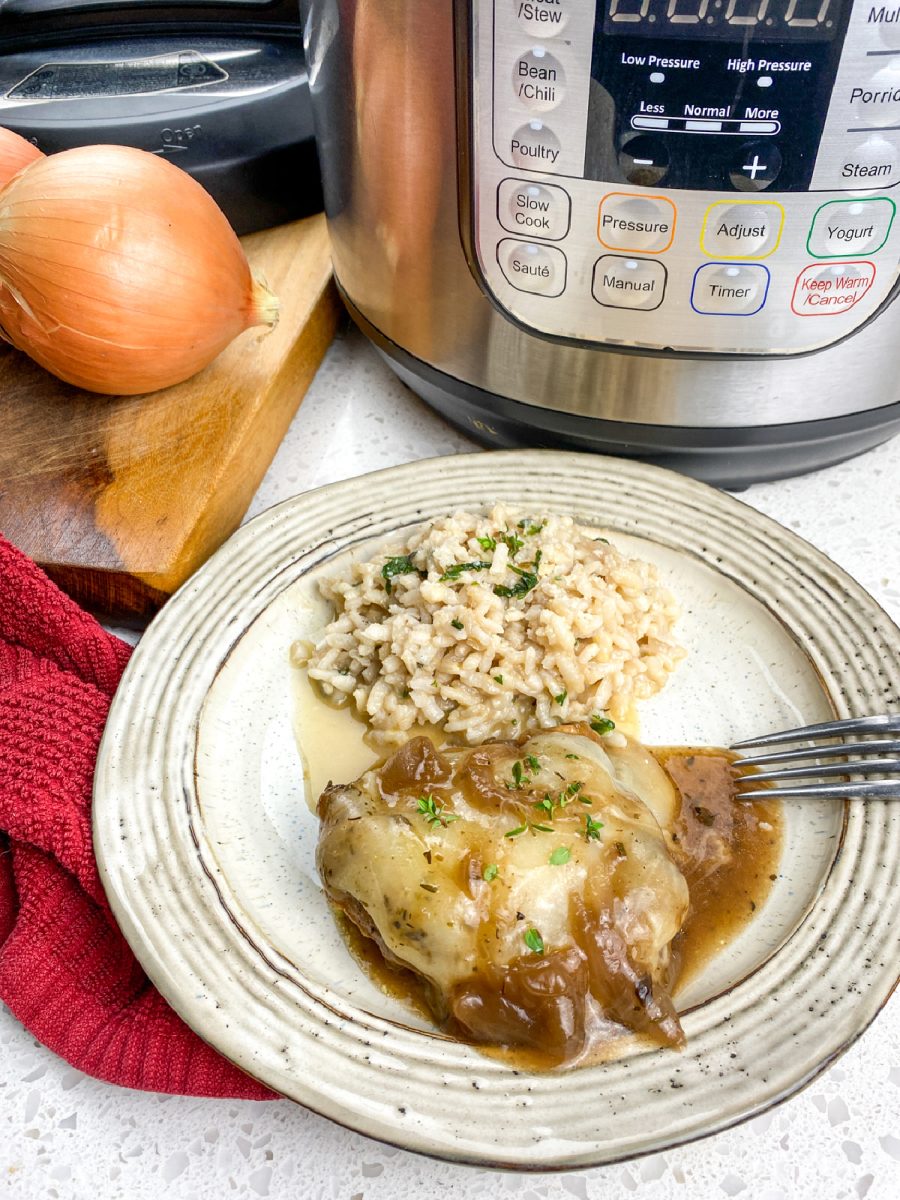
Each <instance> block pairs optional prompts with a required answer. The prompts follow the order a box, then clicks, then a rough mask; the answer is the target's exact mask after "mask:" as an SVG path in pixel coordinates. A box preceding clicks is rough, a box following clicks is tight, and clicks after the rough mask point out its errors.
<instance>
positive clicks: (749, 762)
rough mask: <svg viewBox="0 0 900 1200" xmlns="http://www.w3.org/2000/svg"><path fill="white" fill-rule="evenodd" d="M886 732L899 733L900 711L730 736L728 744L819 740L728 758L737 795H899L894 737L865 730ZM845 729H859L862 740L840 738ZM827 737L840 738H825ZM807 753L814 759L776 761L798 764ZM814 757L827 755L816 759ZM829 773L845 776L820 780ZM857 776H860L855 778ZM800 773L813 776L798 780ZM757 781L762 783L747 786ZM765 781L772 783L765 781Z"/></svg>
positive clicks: (899, 747)
mask: <svg viewBox="0 0 900 1200" xmlns="http://www.w3.org/2000/svg"><path fill="white" fill-rule="evenodd" d="M886 733H896V734H900V713H889V714H886V715H884V716H881V717H852V718H850V719H849V720H845V721H824V722H822V723H821V724H819V725H806V726H804V727H803V728H802V729H785V730H784V731H783V732H781V733H770V734H767V735H766V736H765V737H758V738H748V739H747V740H746V741H743V742H735V743H734V744H733V745H732V747H731V748H732V750H746V749H749V748H750V747H757V746H762V747H768V746H779V745H782V744H786V743H788V742H800V741H804V742H813V743H816V742H820V741H821V742H822V744H819V745H812V746H802V747H800V748H798V749H796V750H779V751H776V752H775V753H765V754H753V755H749V756H748V757H746V758H739V759H737V760H736V761H735V762H734V763H733V766H734V767H735V769H736V771H737V772H738V774H737V782H738V791H737V795H738V796H739V797H740V799H742V800H771V799H776V798H778V797H787V798H790V797H792V796H800V797H802V796H806V797H818V796H834V797H837V798H840V799H844V798H849V799H873V798H881V799H882V800H900V758H898V757H896V755H898V754H900V738H885V737H878V736H876V737H871V736H869V735H872V734H876V735H878V734H886ZM848 734H860V735H862V737H863V740H861V741H846V740H843V739H845V738H846V736H847V735H848ZM831 738H838V739H841V740H839V741H828V740H825V739H831ZM866 739H867V740H866ZM892 756H894V757H892ZM809 759H813V760H815V761H813V762H808V763H807V765H797V766H793V765H789V766H782V765H781V764H794V763H797V764H801V763H803V761H804V760H809ZM819 759H826V760H830V761H826V762H820V761H818V760H819ZM834 760H838V761H834ZM845 760H846V761H845ZM761 766H762V767H765V768H767V769H766V770H763V771H760V770H759V769H758V768H759V767H761ZM771 768H774V770H773V769H771ZM833 775H843V776H847V777H848V778H847V779H846V781H845V782H834V783H831V782H825V781H823V777H824V778H825V779H828V777H830V776H833ZM851 776H852V777H853V778H849V777H851ZM860 776H862V777H863V778H859V777H860ZM872 776H880V778H872ZM804 779H806V780H814V781H815V782H809V783H802V782H799V781H801V780H804ZM795 780H796V781H798V782H795ZM759 783H764V784H766V786H765V787H762V788H757V789H755V790H749V789H751V788H752V786H753V785H754V784H759ZM771 784H774V785H777V786H769V785H771Z"/></svg>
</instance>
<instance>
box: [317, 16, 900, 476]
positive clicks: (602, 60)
mask: <svg viewBox="0 0 900 1200" xmlns="http://www.w3.org/2000/svg"><path fill="white" fill-rule="evenodd" d="M301 10H302V12H303V17H304V36H305V44H306V50H307V58H308V61H309V68H310V80H311V90H312V98H313V110H314V117H315V121H316V128H317V135H318V138H319V146H320V154H321V156H322V159H323V169H324V185H325V200H326V211H327V213H328V216H329V220H330V228H331V235H332V239H333V247H334V262H335V270H336V275H337V279H338V282H339V285H340V287H341V289H342V291H343V294H344V297H345V299H346V302H347V304H348V307H349V309H350V312H351V314H352V315H353V316H354V318H355V320H356V321H357V323H358V324H359V325H360V326H361V327H362V329H363V330H364V331H365V333H366V334H367V335H368V336H369V337H370V338H371V340H372V341H373V342H374V343H375V345H376V346H377V347H378V348H379V350H380V351H381V352H382V354H383V355H384V356H385V357H386V359H387V360H388V362H389V363H390V364H391V366H392V367H393V369H394V370H395V371H396V372H397V374H398V375H399V376H400V377H401V378H402V379H403V380H405V381H406V382H407V383H408V384H409V385H410V387H412V388H413V389H414V390H415V391H416V392H418V393H419V394H420V395H421V396H422V397H424V399H425V400H427V401H428V403H430V404H431V405H433V406H434V407H435V408H436V409H438V410H439V411H440V412H441V413H443V414H444V416H445V417H447V418H448V419H449V420H450V421H451V422H452V423H453V424H455V425H457V426H459V427H460V428H462V429H464V430H466V431H467V432H468V433H470V434H473V435H474V436H476V437H477V438H479V439H481V440H482V441H484V442H487V443H490V444H494V445H502V446H508V445H553V446H569V447H576V448H582V449H590V450H596V451H603V452H609V453H614V454H619V455H631V456H637V457H641V458H644V459H649V460H654V461H657V462H660V463H663V464H665V465H669V466H674V467H676V468H678V469H680V470H683V471H685V472H687V473H690V474H694V475H696V476H699V477H701V478H705V479H707V480H709V481H711V482H715V483H719V484H725V485H731V486H743V485H745V484H747V483H748V482H750V481H753V480H760V479H766V478H775V477H778V476H783V475H788V474H793V473H796V472H800V471H805V470H810V469H812V468H815V467H819V466H823V465H825V464H828V463H833V462H837V461H839V460H841V459H844V458H847V457H849V456H850V455H853V454H856V453H858V452H860V451H862V450H865V449H867V448H869V447H871V446H874V445H876V444H877V443H878V442H880V441H883V440H884V439H885V438H887V437H888V436H890V435H891V434H892V433H894V432H896V431H897V430H898V429H900V353H898V348H897V342H898V334H900V307H898V306H895V305H893V304H892V301H893V299H894V296H895V294H896V290H897V282H898V257H900V220H898V219H897V201H896V195H895V193H896V188H897V183H898V182H900V9H898V8H897V7H896V6H889V5H888V6H879V5H873V4H872V3H869V2H867V3H861V2H860V0H303V2H302V3H301Z"/></svg>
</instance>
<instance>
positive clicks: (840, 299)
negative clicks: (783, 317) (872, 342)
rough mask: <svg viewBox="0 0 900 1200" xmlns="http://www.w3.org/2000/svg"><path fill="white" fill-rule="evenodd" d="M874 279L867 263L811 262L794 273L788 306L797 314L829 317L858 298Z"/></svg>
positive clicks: (873, 273)
mask: <svg viewBox="0 0 900 1200" xmlns="http://www.w3.org/2000/svg"><path fill="white" fill-rule="evenodd" d="M874 280H875V264H874V263H871V262H846V263H830V264H829V265H828V266H827V267H825V266H822V264H821V263H813V265H812V266H810V267H806V268H805V269H804V270H802V271H801V272H800V274H799V275H798V276H797V282H796V283H795V284H794V295H793V297H792V298H791V309H792V311H793V312H795V313H796V314H797V316H798V317H829V316H835V315H836V314H837V313H842V312H847V310H848V309H850V308H853V306H854V305H855V304H858V303H859V301H860V300H862V298H863V296H864V295H865V294H866V292H867V291H868V290H869V288H870V287H871V286H872V284H873V282H874Z"/></svg>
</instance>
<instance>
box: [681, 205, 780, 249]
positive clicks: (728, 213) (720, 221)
mask: <svg viewBox="0 0 900 1200" xmlns="http://www.w3.org/2000/svg"><path fill="white" fill-rule="evenodd" d="M783 225H784V209H783V208H782V207H781V205H780V204H776V203H775V202H774V201H771V200H766V201H762V200H720V201H719V202H718V203H716V204H711V205H710V206H709V208H708V209H707V210H706V216H705V217H704V219H703V229H702V231H701V234H700V246H701V248H702V250H703V253H704V254H708V255H709V256H710V258H768V257H769V255H770V254H772V253H773V252H774V251H775V250H776V249H777V248H778V243H779V241H780V240H781V228H782V226H783Z"/></svg>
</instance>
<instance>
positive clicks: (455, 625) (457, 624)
mask: <svg viewBox="0 0 900 1200" xmlns="http://www.w3.org/2000/svg"><path fill="white" fill-rule="evenodd" d="M450 624H451V625H452V626H453V628H454V629H465V625H463V623H462V621H451V622H450Z"/></svg>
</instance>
